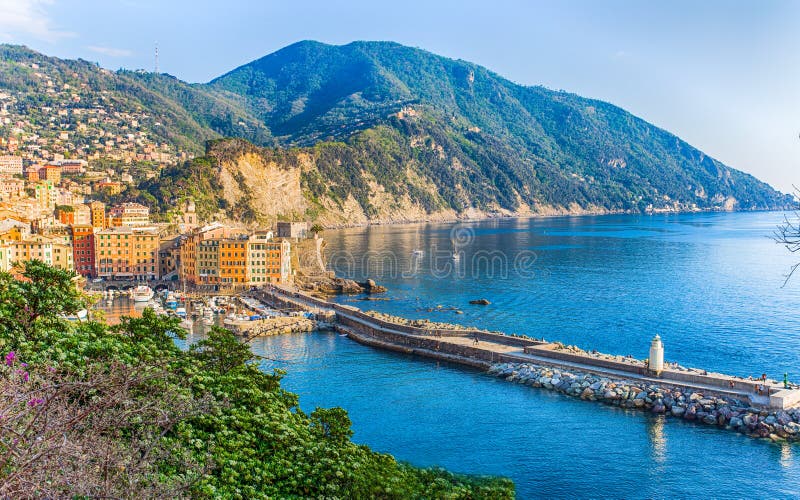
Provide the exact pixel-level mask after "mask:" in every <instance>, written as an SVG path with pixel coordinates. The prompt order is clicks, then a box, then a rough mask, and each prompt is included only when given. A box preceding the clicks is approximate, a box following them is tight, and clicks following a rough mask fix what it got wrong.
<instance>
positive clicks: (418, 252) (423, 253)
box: [411, 248, 425, 257]
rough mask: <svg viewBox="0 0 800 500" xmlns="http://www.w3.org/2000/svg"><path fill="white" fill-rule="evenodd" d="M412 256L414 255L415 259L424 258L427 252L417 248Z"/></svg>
mask: <svg viewBox="0 0 800 500" xmlns="http://www.w3.org/2000/svg"><path fill="white" fill-rule="evenodd" d="M411 255H413V256H414V257H422V256H424V255H425V252H424V251H423V250H420V249H419V248H415V249H414V251H412V252H411Z"/></svg>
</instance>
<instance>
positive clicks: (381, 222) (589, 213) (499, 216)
mask: <svg viewBox="0 0 800 500" xmlns="http://www.w3.org/2000/svg"><path fill="white" fill-rule="evenodd" d="M792 210H796V207H795V208H791V207H786V208H782V209H781V208H772V209H743V210H724V209H719V210H715V209H708V210H679V211H665V212H640V211H633V210H598V211H594V210H581V211H578V212H570V211H568V212H564V213H560V212H559V213H546V212H542V213H508V214H506V213H494V214H489V213H487V214H484V216H481V217H455V218H452V217H445V218H441V219H438V218H434V217H431V218H424V219H408V220H385V219H377V220H372V221H368V222H366V223H354V224H330V225H328V224H324V225H323V226H324V228H325V229H326V230H339V229H355V228H368V227H371V226H405V225H408V226H412V225H420V224H461V223H472V222H485V221H491V220H509V219H519V220H522V219H557V218H567V217H570V218H571V217H602V216H607V215H642V216H648V217H654V216H669V215H690V214H717V213H728V214H730V213H762V212H776V213H783V212H787V211H792Z"/></svg>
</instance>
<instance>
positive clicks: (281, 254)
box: [247, 231, 291, 286]
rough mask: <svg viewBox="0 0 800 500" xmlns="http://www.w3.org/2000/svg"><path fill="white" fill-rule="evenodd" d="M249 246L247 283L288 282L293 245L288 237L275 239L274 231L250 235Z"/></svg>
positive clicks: (258, 284)
mask: <svg viewBox="0 0 800 500" xmlns="http://www.w3.org/2000/svg"><path fill="white" fill-rule="evenodd" d="M247 244H248V247H247V283H248V284H249V285H253V286H261V285H265V284H267V283H287V282H288V281H289V278H290V275H291V245H290V243H289V241H288V240H287V239H277V240H276V239H273V237H272V231H259V232H256V233H254V234H253V235H251V236H250V238H249V240H248V242H247Z"/></svg>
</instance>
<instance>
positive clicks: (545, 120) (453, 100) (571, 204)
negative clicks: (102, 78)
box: [0, 41, 791, 225]
mask: <svg viewBox="0 0 800 500" xmlns="http://www.w3.org/2000/svg"><path fill="white" fill-rule="evenodd" d="M114 75H117V76H118V77H119V78H120V80H122V83H118V84H117V86H118V87H119V88H120V89H122V91H123V92H124V91H126V89H128V88H134V89H136V90H137V92H138V94H137V93H135V94H134V95H137V96H138V95H140V94H141V95H144V94H146V95H145V97H146V99H145V98H141V99H140V102H141V103H142V105H145V106H146V105H147V104H148V103H150V102H159V103H164V106H165V107H166V108H167V109H168V110H172V111H171V113H172V114H173V115H175V116H176V117H177V118H175V121H176V122H177V123H184V122H186V123H190V124H191V125H192V126H191V127H188V126H187V127H184V128H185V129H186V130H188V132H187V134H186V137H185V138H184V142H186V141H189V140H191V139H192V137H191V134H195V135H200V136H202V137H195V141H196V142H203V141H206V140H212V141H213V143H212V145H211V147H210V148H207V149H206V151H207V153H206V154H207V155H211V156H207V158H206V159H208V158H212V159H214V158H215V161H216V163H215V165H214V167H213V168H211V167H210V166H209V165H210V164H211V163H214V162H211V163H209V162H208V161H206V160H203V159H198V160H196V161H197V162H199V163H198V164H197V165H195V166H194V167H192V166H191V165H188V164H187V165H181V166H179V167H171V168H167V169H164V170H163V171H162V172H161V175H160V176H159V177H158V178H157V179H156V180H155V181H152V180H151V182H149V183H148V184H147V185H144V184H143V185H140V186H134V187H132V188H131V189H129V190H128V192H127V193H124V194H123V197H127V198H129V199H139V200H140V201H146V202H149V204H150V205H153V204H156V205H157V204H161V205H163V206H162V207H161V208H162V209H165V210H164V211H166V209H167V208H168V206H169V205H174V204H175V202H176V201H178V200H181V199H183V198H186V197H189V196H191V197H193V198H196V197H199V198H200V201H201V204H203V205H205V206H206V207H207V210H206V212H205V215H206V216H207V217H209V218H223V219H224V218H234V217H237V216H241V214H249V215H247V216H246V217H244V218H245V219H246V220H247V221H249V222H264V221H269V220H275V219H277V218H281V217H307V218H310V219H312V220H320V221H325V222H327V223H330V224H334V223H336V225H339V224H350V223H369V222H375V221H385V220H392V221H394V220H395V214H398V213H399V214H402V213H404V212H405V213H409V214H413V217H409V218H410V219H413V220H419V219H422V220H425V219H441V218H448V219H450V218H459V217H467V216H470V215H474V214H479V215H481V216H483V215H535V214H548V213H608V212H615V213H616V212H646V211H660V210H664V211H668V210H674V211H688V210H760V209H774V208H783V207H785V206H788V205H790V204H791V198H790V197H788V196H787V195H783V194H781V193H779V192H777V191H775V190H774V189H772V188H771V187H769V186H768V185H767V184H765V183H763V182H761V181H758V180H757V179H756V178H754V177H753V176H751V175H749V174H746V173H744V172H741V171H738V170H735V169H732V168H730V167H728V166H726V165H724V164H722V163H721V162H719V161H717V160H715V159H713V158H711V157H709V156H708V155H706V154H705V153H703V152H702V151H700V150H699V149H696V148H694V147H692V146H691V145H689V144H688V143H686V142H685V141H683V140H681V139H680V138H679V137H677V136H675V135H674V134H672V133H670V132H668V131H666V130H664V129H662V128H660V127H656V126H655V125H652V124H650V123H648V122H646V121H645V120H643V119H641V118H639V117H636V116H634V115H633V114H631V113H629V112H627V111H625V110H624V109H622V108H619V107H617V106H615V105H613V104H609V103H606V102H604V101H600V100H596V99H588V98H584V97H581V96H578V95H577V94H573V93H568V92H563V91H553V90H549V89H546V88H545V87H542V86H523V85H519V84H516V83H513V82H511V81H509V80H507V79H505V78H503V77H501V76H500V75H498V74H497V73H494V72H492V71H491V70H489V69H487V68H484V67H482V66H479V65H477V64H474V63H470V62H467V61H462V60H456V59H450V58H446V57H442V56H438V55H436V54H433V53H431V52H428V51H425V50H423V49H417V48H411V47H406V46H403V45H401V44H398V43H395V42H366V41H357V42H352V43H349V44H346V45H339V46H337V45H328V44H324V43H321V42H314V41H301V42H297V43H294V44H292V45H289V46H287V47H284V48H283V49H280V50H278V51H276V52H273V53H271V54H268V55H266V56H264V57H261V58H259V59H256V60H254V61H252V62H250V63H247V64H244V65H241V66H239V67H237V68H235V69H233V70H231V71H229V72H227V73H225V74H223V75H220V76H219V77H217V78H214V79H212V80H211V81H209V82H208V83H206V84H187V83H185V82H182V81H180V80H178V79H176V78H174V77H170V76H167V75H155V74H152V73H145V72H130V71H124V70H121V71H118V72H117V73H114ZM130 82H133V83H130ZM2 83H3V81H2V80H1V79H0V84H2ZM134 84H135V85H134ZM140 88H141V89H144V90H138V89H140ZM147 93H149V94H147ZM150 94H152V96H151V95H150ZM157 98H160V99H161V101H158V99H157ZM184 114H185V116H186V117H188V118H182V117H184ZM170 116H172V115H170ZM189 118H190V120H189ZM195 124H196V126H195ZM181 130H183V129H181ZM195 130H200V132H196V131H195ZM225 136H232V137H236V138H244V139H247V140H249V141H251V142H253V143H254V144H255V145H257V146H261V147H264V148H266V149H263V150H257V151H258V152H257V153H253V151H249V148H243V147H242V145H241V143H240V142H237V141H233V142H231V143H230V147H228V148H227V149H226V151H235V150H236V149H237V148H241V149H242V150H243V151H244V150H246V149H247V150H248V152H247V153H246V154H250V155H251V156H250V157H249V158H250V159H251V160H252V159H253V158H254V157H253V156H252V155H253V154H255V155H256V156H262V157H263V158H265V159H266V163H264V165H266V164H270V165H273V166H274V167H275V168H276V169H277V170H271V171H272V172H275V173H276V175H277V173H279V172H289V171H291V170H292V169H295V168H298V169H299V170H298V172H297V174H298V175H297V176H296V177H297V178H298V179H299V184H300V187H299V190H300V193H301V196H302V198H303V199H304V200H305V206H306V211H305V212H304V213H298V212H297V209H298V207H300V206H301V205H303V204H295V205H294V206H293V209H292V210H287V211H285V212H282V211H281V210H280V207H279V206H277V205H275V204H271V205H270V206H272V207H273V208H270V209H269V210H266V209H264V206H262V205H263V204H262V205H259V203H258V200H255V199H253V198H252V196H251V197H250V198H248V197H246V196H245V197H242V196H239V197H235V196H228V197H226V191H225V190H222V191H219V192H207V191H204V192H199V193H198V192H194V191H193V190H192V189H188V188H186V187H185V186H186V180H187V179H186V178H185V177H186V175H185V174H186V172H190V171H191V172H195V173H197V171H198V168H199V169H201V170H202V169H205V170H206V171H204V174H203V175H205V176H207V177H212V176H216V177H217V179H216V181H215V182H214V183H210V184H208V186H209V187H210V186H212V185H220V186H221V185H222V183H221V180H224V179H227V180H228V181H227V186H228V188H231V189H232V187H233V185H234V184H232V183H231V182H230V179H237V178H240V179H241V180H244V181H246V182H236V183H235V184H237V185H240V188H241V189H238V191H237V192H239V193H240V194H241V193H242V192H247V191H248V190H249V191H250V192H253V193H267V192H269V193H273V194H272V195H273V196H274V195H276V194H275V193H274V191H271V190H270V187H269V184H270V183H271V182H273V181H274V179H270V178H269V177H264V176H262V175H260V172H259V171H257V170H253V169H252V168H251V167H252V164H251V165H250V166H244V163H242V162H241V161H240V160H241V159H242V158H233V157H230V156H229V155H226V156H225V160H224V161H220V158H218V157H214V156H213V155H214V154H215V151H216V152H219V151H220V149H221V146H220V143H219V142H218V140H219V139H222V138H223V137H225ZM275 148H279V149H275ZM222 149H225V148H222ZM301 157H302V158H303V161H300V158H301ZM276 158H277V160H276ZM245 163H246V162H245ZM250 163H252V162H250ZM300 164H302V166H299V167H298V166H297V165H300ZM240 167H243V168H240ZM245 173H246V174H247V175H245ZM281 175H283V174H281ZM281 175H279V177H280V176H281ZM248 176H249V177H250V178H249V179H248V178H247V177H248ZM290 177H292V176H290ZM161 181H163V182H161ZM159 183H163V184H164V185H165V186H167V187H168V189H163V188H162V186H160V185H159ZM248 183H250V184H252V185H251V186H249V187H248V186H247V184H248ZM180 185H183V186H184V187H182V188H181V187H178V186H180ZM170 186H171V187H170ZM231 189H228V191H231ZM234 191H236V190H234ZM144 193H149V194H150V196H146V195H145V194H144ZM159 197H161V198H163V197H166V199H162V200H160V199H159ZM152 198H155V199H156V200H155V202H154V201H153V199H152ZM236 206H238V207H239V209H238V210H234V209H233V208H232V207H236ZM259 207H261V208H259ZM156 208H158V207H156ZM353 214H356V215H353ZM387 217H388V219H386V218H387Z"/></svg>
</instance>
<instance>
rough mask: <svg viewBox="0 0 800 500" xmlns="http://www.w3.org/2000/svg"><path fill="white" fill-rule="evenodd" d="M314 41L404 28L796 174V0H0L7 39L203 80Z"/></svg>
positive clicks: (726, 155) (511, 74)
mask: <svg viewBox="0 0 800 500" xmlns="http://www.w3.org/2000/svg"><path fill="white" fill-rule="evenodd" d="M304 39H313V40H319V41H323V42H328V43H335V44H342V43H347V42H350V41H352V40H393V41H397V42H400V43H403V44H406V45H411V46H416V47H421V48H424V49H426V50H429V51H431V52H435V53H438V54H442V55H446V56H449V57H453V58H458V59H465V60H468V61H472V62H476V63H478V64H481V65H484V66H486V67H488V68H490V69H492V70H494V71H496V72H497V73H499V74H501V75H503V76H505V77H507V78H509V79H511V80H513V81H515V82H518V83H522V84H529V85H534V84H541V85H545V86H547V87H550V88H553V89H564V90H568V91H571V92H576V93H578V94H581V95H583V96H587V97H594V98H598V99H603V100H606V101H609V102H612V103H614V104H617V105H619V106H622V107H623V108H625V109H627V110H629V111H631V112H633V113H634V114H636V115H638V116H640V117H642V118H644V119H646V120H648V121H650V122H652V123H654V124H656V125H658V126H661V127H663V128H665V129H667V130H669V131H670V132H673V133H675V134H677V135H678V136H680V137H682V138H683V139H686V140H687V141H688V142H689V143H690V144H692V145H694V146H696V147H698V148H700V149H701V150H703V151H705V152H706V153H708V154H710V155H712V156H714V157H716V158H718V159H719V160H721V161H723V162H724V163H726V164H728V165H730V166H732V167H735V168H738V169H740V170H744V171H746V172H749V173H752V174H754V175H756V176H757V177H759V178H761V179H762V180H765V181H767V182H769V183H770V184H772V185H773V186H775V187H777V188H778V189H781V190H783V191H787V192H788V191H790V190H791V189H792V185H793V184H795V185H798V186H800V138H798V135H799V134H800V1H791V0H789V1H770V0H753V1H748V2H745V1H738V0H724V1H721V0H702V1H698V0H692V1H683V0H668V1H667V0H665V1H662V2H659V5H656V2H653V1H633V0H628V1H616V0H615V1H600V0H586V1H579V0H574V1H569V0H553V1H533V0H526V1H506V0H491V1H490V0H485V1H476V0H459V1H450V0H443V1H439V0H424V1H420V0H398V1H392V2H384V1H380V0H353V1H337V0H316V1H314V0H291V1H272V0H253V1H250V2H247V1H243V0H226V1H224V2H210V1H205V0H123V1H113V0H103V1H69V0H0V41H3V42H12V43H19V44H25V45H28V46H29V47H31V48H33V49H36V50H39V51H41V52H44V53H46V54H48V55H54V56H58V57H68V58H78V57H80V58H83V59H87V60H90V61H97V62H99V63H100V64H101V65H102V66H104V67H107V68H111V69H116V68H119V67H125V68H129V69H137V68H144V69H148V70H152V69H153V66H154V61H153V59H154V58H153V53H154V47H155V44H156V42H157V43H158V48H159V54H160V55H159V69H160V70H161V71H163V72H167V73H170V74H173V75H175V76H177V77H179V78H181V79H184V80H188V81H191V82H204V81H208V80H209V79H211V78H213V77H215V76H218V75H220V74H222V73H224V72H226V71H229V70H231V69H233V68H235V67H236V66H239V65H241V64H243V63H246V62H248V61H250V60H253V59H257V58H259V57H261V56H264V55H266V54H268V53H270V52H273V51H275V50H278V49H280V48H281V47H283V46H285V45H288V44H290V43H292V42H296V41H298V40H304Z"/></svg>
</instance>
